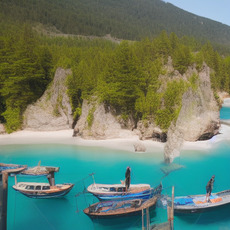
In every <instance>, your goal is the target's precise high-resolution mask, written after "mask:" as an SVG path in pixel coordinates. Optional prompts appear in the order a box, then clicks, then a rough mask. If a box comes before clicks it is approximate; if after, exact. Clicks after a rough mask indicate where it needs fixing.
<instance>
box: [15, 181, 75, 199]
mask: <svg viewBox="0 0 230 230" xmlns="http://www.w3.org/2000/svg"><path fill="white" fill-rule="evenodd" d="M73 186H74V184H57V185H54V186H50V184H48V183H35V182H19V183H17V184H15V185H13V188H14V189H15V190H16V191H18V192H20V193H21V194H23V195H25V196H27V197H30V198H56V197H61V196H64V195H66V194H67V193H68V192H69V191H70V190H71V189H72V188H73Z"/></svg>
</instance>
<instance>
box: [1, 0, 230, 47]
mask: <svg viewBox="0 0 230 230" xmlns="http://www.w3.org/2000/svg"><path fill="white" fill-rule="evenodd" d="M0 4H1V7H0V15H1V16H2V17H3V18H4V19H9V20H12V21H13V22H19V23H24V22H29V23H41V24H44V25H52V26H55V27H56V28H57V29H58V30H59V31H61V32H62V33H65V34H78V35H96V36H104V35H106V34H111V36H112V37H116V38H120V39H126V40H141V39H143V38H146V37H149V38H153V37H156V36H158V35H159V34H160V33H161V31H163V30H165V31H166V32H167V33H168V34H170V33H172V32H174V33H176V34H177V36H179V37H182V36H184V35H186V36H189V37H195V38H196V39H197V40H199V41H203V42H204V41H206V40H207V39H208V40H210V41H211V42H212V43H218V44H224V45H228V46H230V39H229V38H230V27H229V26H227V25H224V24H221V23H218V22H215V21H212V20H210V19H207V18H203V17H199V16H197V15H194V14H191V13H189V12H186V11H183V10H181V9H179V8H177V7H175V6H173V5H172V4H170V3H165V2H164V1H162V0H142V1H140V0H55V1H53V0H39V1H38V0H20V1H19V0H1V1H0Z"/></svg>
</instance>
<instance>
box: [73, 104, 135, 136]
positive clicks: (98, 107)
mask: <svg viewBox="0 0 230 230" xmlns="http://www.w3.org/2000/svg"><path fill="white" fill-rule="evenodd" d="M120 119H121V118H119V119H118V118H117V117H116V116H115V115H114V114H113V112H112V111H111V109H110V108H105V106H104V104H103V103H101V104H99V103H98V102H97V100H95V101H90V102H88V101H87V100H83V104H82V114H81V116H80V118H79V120H78V121H77V124H76V126H75V128H74V134H73V135H74V136H81V137H82V138H85V139H109V138H119V137H127V136H133V135H134V134H133V133H132V131H131V130H129V129H122V125H121V123H120ZM122 123H123V121H122Z"/></svg>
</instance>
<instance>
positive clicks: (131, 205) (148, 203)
mask: <svg viewBox="0 0 230 230" xmlns="http://www.w3.org/2000/svg"><path fill="white" fill-rule="evenodd" d="M156 202H157V196H154V197H152V198H150V199H147V200H146V199H134V200H123V201H103V202H98V203H96V204H93V205H91V206H89V207H88V208H86V209H84V213H85V214H86V215H88V216H89V217H91V218H106V217H107V218H108V217H121V216H127V215H137V214H141V212H142V210H143V209H146V208H154V207H155V205H156Z"/></svg>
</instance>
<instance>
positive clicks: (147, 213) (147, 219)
mask: <svg viewBox="0 0 230 230" xmlns="http://www.w3.org/2000/svg"><path fill="white" fill-rule="evenodd" d="M146 225H147V230H149V225H150V223H149V208H146Z"/></svg>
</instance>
